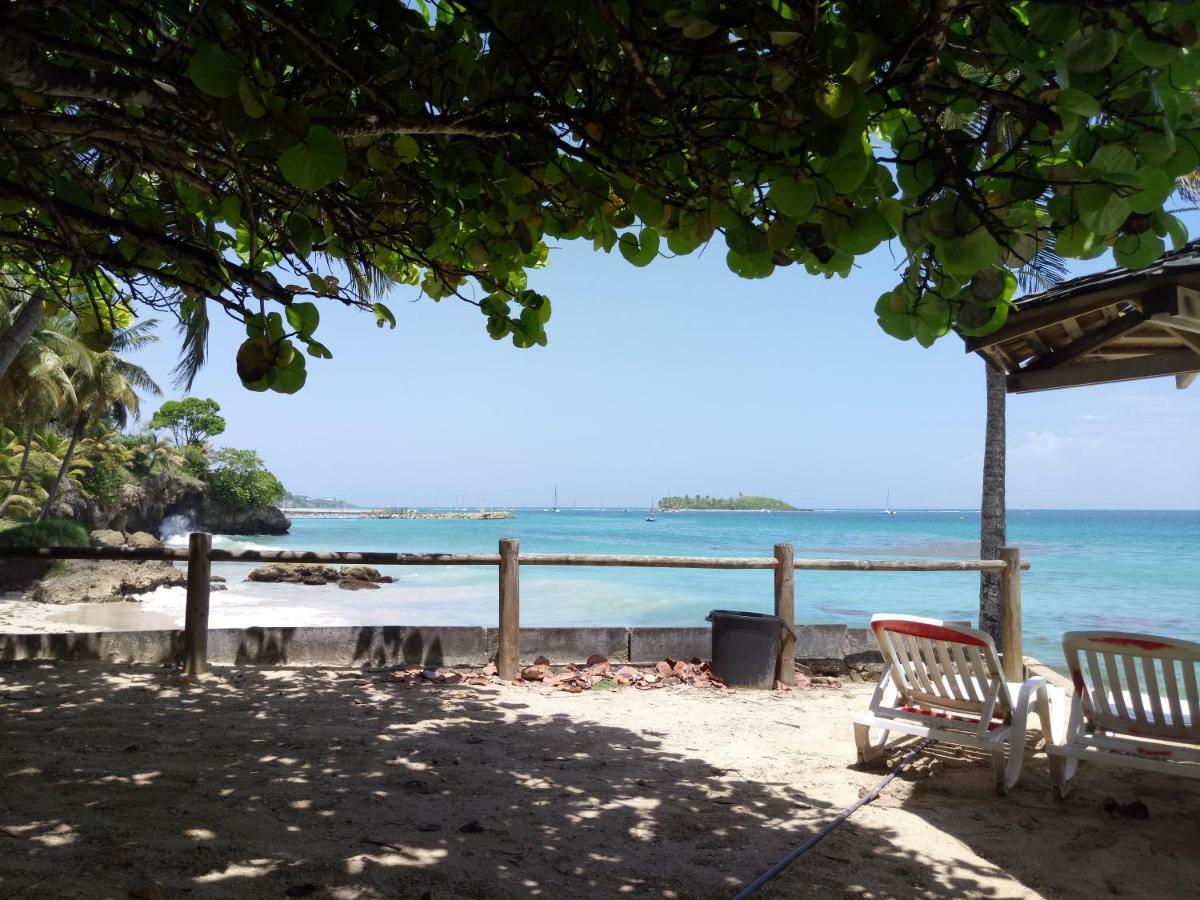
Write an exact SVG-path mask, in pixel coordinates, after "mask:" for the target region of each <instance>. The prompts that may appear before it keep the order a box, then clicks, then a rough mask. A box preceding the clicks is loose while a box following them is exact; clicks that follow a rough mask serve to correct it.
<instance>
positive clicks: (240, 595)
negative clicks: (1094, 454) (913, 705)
mask: <svg viewBox="0 0 1200 900" xmlns="http://www.w3.org/2000/svg"><path fill="white" fill-rule="evenodd" d="M645 515H646V514H645V511H643V510H630V511H628V512H626V511H623V510H609V511H604V512H601V511H582V510H580V511H576V510H564V511H562V512H560V513H551V512H543V511H541V510H536V511H533V510H530V511H525V510H518V511H517V512H516V516H515V518H513V519H508V520H499V521H471V520H404V519H388V520H371V519H357V520H354V519H301V520H297V521H296V522H294V523H293V526H292V532H291V534H289V535H286V536H284V537H277V538H271V537H256V538H249V539H241V538H224V537H218V538H216V539H215V543H216V546H221V547H229V548H231V549H233V548H253V547H258V548H287V549H294V550H383V551H416V552H420V551H451V552H495V551H496V546H497V541H498V540H499V539H500V538H502V537H516V538H519V539H520V541H521V550H522V551H523V552H546V553H553V552H564V553H565V552H574V553H623V554H661V555H689V556H769V555H771V552H772V546H773V545H774V544H775V543H791V544H793V545H794V546H795V550H796V555H797V556H810V557H845V558H868V557H873V558H916V557H937V558H968V557H974V556H977V555H978V546H979V545H978V540H979V538H978V535H979V514H978V513H977V512H968V511H957V510H944V511H942V510H939V511H922V512H909V511H900V513H899V514H898V515H896V516H885V515H883V514H881V513H878V512H874V511H865V512H864V511H830V512H803V513H769V514H764V513H671V514H664V513H660V514H658V516H657V521H655V522H646V521H645ZM1008 529H1009V543H1011V544H1015V545H1018V546H1020V548H1021V551H1022V553H1023V555H1024V556H1025V558H1027V559H1028V560H1029V561H1030V562H1031V563H1032V568H1031V570H1030V571H1028V572H1026V573H1025V574H1024V577H1023V583H1022V588H1023V605H1024V627H1025V651H1026V653H1028V654H1030V655H1033V656H1037V657H1039V658H1041V659H1044V660H1046V661H1048V662H1055V663H1057V662H1059V661H1060V658H1061V652H1060V650H1059V648H1058V641H1059V638H1060V636H1061V635H1062V633H1063V632H1064V631H1066V630H1069V629H1072V628H1090V627H1112V628H1120V629H1126V630H1140V631H1149V632H1162V633H1168V634H1174V635H1179V636H1184V637H1190V638H1193V639H1200V620H1198V618H1197V615H1196V614H1197V612H1198V611H1200V512H1149V511H1146V512H1141V511H1135V512H1129V511H1120V512H1109V511H1088V512H1078V511H1011V512H1010V513H1009V525H1008ZM172 540H173V541H174V542H176V543H185V542H186V539H185V538H183V537H181V536H180V537H176V538H173V539H172ZM251 568H252V567H251V566H248V565H231V564H218V565H216V566H214V571H215V572H216V573H218V574H221V575H224V576H225V577H226V578H227V579H228V583H229V590H227V591H223V592H220V593H214V594H213V599H212V602H213V607H212V624H213V626H214V627H230V626H249V625H266V626H270V625H301V624H306V625H316V624H328V625H338V624H345V625H350V624H357V625H384V624H413V625H418V624H425V625H428V624H444V625H449V624H472V625H489V624H494V623H495V622H496V570H495V568H494V567H491V566H486V567H435V568H430V567H391V568H386V569H385V570H384V571H385V572H386V573H387V574H389V575H392V576H393V577H395V579H396V582H395V583H394V584H391V585H385V586H384V587H382V588H381V589H380V590H376V591H359V592H349V591H343V590H340V589H338V588H337V587H336V586H323V587H309V586H298V585H275V584H257V583H251V582H246V581H245V580H244V579H245V575H246V573H247V572H248V571H249V570H250V569H251ZM978 583H979V577H978V575H977V574H974V573H959V572H945V573H941V572H932V573H907V572H888V573H867V572H811V571H808V572H806V571H801V572H797V573H796V607H797V618H798V620H799V621H801V622H805V623H820V622H840V623H845V624H847V625H856V626H862V625H865V624H866V622H867V620H868V619H869V617H870V616H871V614H872V613H874V612H879V611H890V612H903V613H915V614H919V615H929V616H936V617H939V618H947V619H971V620H973V619H974V618H975V617H976V615H977V608H978ZM771 606H772V573H771V572H770V571H769V570H762V571H717V570H689V569H664V570H655V569H619V568H598V569H588V568H538V567H527V568H523V569H522V571H521V621H522V624H525V625H530V626H538V625H543V626H545V625H703V624H704V617H705V615H706V614H707V613H708V611H709V610H711V609H714V608H740V609H748V610H758V611H769V610H770V609H771ZM182 607H183V598H182V591H181V590H179V589H173V590H169V591H160V592H158V594H156V595H154V596H153V597H151V598H149V599H148V600H147V601H146V603H145V608H146V609H147V611H155V612H160V613H166V614H169V615H172V616H174V617H176V619H177V620H179V617H180V616H181V615H182Z"/></svg>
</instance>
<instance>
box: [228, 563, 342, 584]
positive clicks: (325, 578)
mask: <svg viewBox="0 0 1200 900" xmlns="http://www.w3.org/2000/svg"><path fill="white" fill-rule="evenodd" d="M246 580H247V581H263V582H272V583H273V582H287V583H292V584H332V583H333V582H335V581H337V580H338V572H337V569H335V568H334V567H333V566H322V565H315V564H311V563H270V564H268V565H265V566H259V567H258V568H257V569H255V570H254V571H253V572H251V573H250V574H249V575H247V576H246Z"/></svg>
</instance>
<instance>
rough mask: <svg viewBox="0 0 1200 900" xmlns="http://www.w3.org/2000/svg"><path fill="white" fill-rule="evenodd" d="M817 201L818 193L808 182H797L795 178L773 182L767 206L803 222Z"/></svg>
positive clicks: (778, 179) (779, 179)
mask: <svg viewBox="0 0 1200 900" xmlns="http://www.w3.org/2000/svg"><path fill="white" fill-rule="evenodd" d="M816 200H817V192H816V191H815V190H813V186H812V185H811V184H810V183H809V182H807V181H797V180H796V179H795V178H777V179H775V180H774V181H773V182H771V190H770V191H769V192H768V193H767V204H768V205H769V206H771V207H773V208H774V209H775V211H776V212H780V213H783V214H784V215H785V216H791V217H792V218H793V219H799V220H803V219H805V218H806V217H807V216H808V214H809V213H810V212H812V208H813V204H814V203H815V202H816Z"/></svg>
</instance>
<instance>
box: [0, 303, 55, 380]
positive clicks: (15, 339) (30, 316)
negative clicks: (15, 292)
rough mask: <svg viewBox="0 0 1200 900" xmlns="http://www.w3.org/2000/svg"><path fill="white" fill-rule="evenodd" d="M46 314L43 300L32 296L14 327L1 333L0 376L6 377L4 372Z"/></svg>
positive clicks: (23, 307) (22, 309)
mask: <svg viewBox="0 0 1200 900" xmlns="http://www.w3.org/2000/svg"><path fill="white" fill-rule="evenodd" d="M45 315H46V313H45V310H44V309H43V308H42V302H41V301H40V300H36V299H34V298H32V297H31V298H30V299H28V300H26V301H25V305H24V306H22V307H21V311H20V312H19V313H17V318H16V321H14V322H13V324H12V328H10V329H8V331H6V332H4V334H0V378H3V377H4V373H5V372H7V371H8V367H9V366H11V365H12V361H13V360H14V359H16V358H17V353H19V352H20V350H21V348H22V347H24V346H25V345H26V344H27V343H29V339H30V338H31V337H33V333H34V332H35V331H37V330H38V326H39V325H41V324H42V318H43V317H44V316H45Z"/></svg>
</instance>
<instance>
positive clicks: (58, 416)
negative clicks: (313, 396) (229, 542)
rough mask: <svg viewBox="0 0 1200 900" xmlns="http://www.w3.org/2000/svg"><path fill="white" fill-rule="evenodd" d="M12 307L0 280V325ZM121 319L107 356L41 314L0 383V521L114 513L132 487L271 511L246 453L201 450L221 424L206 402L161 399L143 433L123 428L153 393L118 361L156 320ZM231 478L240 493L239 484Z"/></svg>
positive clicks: (70, 319) (68, 318)
mask: <svg viewBox="0 0 1200 900" xmlns="http://www.w3.org/2000/svg"><path fill="white" fill-rule="evenodd" d="M18 307H19V301H18V300H17V299H16V297H15V295H14V293H13V292H12V291H6V290H4V282H3V281H2V280H0V327H2V326H4V325H5V324H6V323H7V324H11V322H12V320H13V316H14V313H15V312H16V310H17V308H18ZM125 321H126V322H128V323H129V324H127V325H122V324H118V325H117V326H116V327H115V329H114V330H113V332H112V335H111V340H110V341H109V342H108V348H107V349H103V350H95V349H92V348H91V347H89V346H88V343H89V342H88V341H87V340H86V337H85V335H84V334H83V333H82V332H81V330H80V325H79V320H78V319H77V318H76V317H75V316H72V315H69V314H67V313H65V312H59V313H57V314H55V315H53V316H48V317H43V318H42V319H41V320H40V321H39V323H38V326H37V328H36V329H35V330H34V332H33V334H32V335H31V336H30V338H29V340H28V341H27V342H26V344H24V345H23V346H22V347H21V348H20V351H19V352H18V353H17V354H16V355H15V357H14V359H13V362H12V364H11V365H10V366H9V367H8V370H7V371H6V372H5V373H4V375H3V376H2V377H0V399H2V400H3V403H2V405H0V521H3V520H10V521H30V520H38V519H41V520H43V521H46V522H48V521H50V520H51V517H54V516H63V515H66V516H74V517H77V516H81V515H83V514H85V513H86V511H87V509H88V508H89V507H91V508H94V509H98V510H117V509H120V508H121V506H122V505H123V504H124V503H125V502H126V500H127V499H128V497H129V494H128V491H129V490H130V489H132V488H134V487H136V486H138V485H141V486H143V487H146V486H151V487H154V488H158V489H170V490H174V491H175V492H179V491H181V490H188V489H191V490H197V491H199V490H203V489H204V488H205V485H206V484H207V485H209V487H210V489H214V490H215V492H216V493H220V494H221V495H222V496H225V495H229V497H230V498H232V499H231V500H230V502H231V504H233V505H238V506H239V508H240V505H241V504H242V503H244V502H246V501H247V500H248V501H249V502H251V503H257V502H262V503H266V504H270V503H274V502H275V500H276V499H278V498H277V496H276V495H277V494H281V493H282V488H281V487H279V482H278V480H277V479H276V478H275V476H273V475H271V474H270V473H269V472H266V471H265V469H264V468H263V466H262V461H261V460H259V459H258V457H257V456H256V455H254V454H251V456H253V457H254V460H253V465H249V466H248V467H247V465H246V464H245V460H244V459H243V457H242V456H240V454H246V453H250V451H237V450H223V451H213V450H212V449H211V448H210V446H209V445H208V442H207V439H208V437H210V436H212V435H215V434H219V433H220V432H221V431H223V430H224V427H225V420H224V419H222V418H221V417H220V416H219V415H217V414H216V413H217V412H218V411H219V410H220V407H219V406H217V404H216V402H215V401H213V400H206V399H200V398H188V399H186V400H183V401H179V402H175V401H168V402H167V403H164V404H163V406H162V408H160V409H159V410H158V412H156V413H155V415H154V416H153V417H152V418H151V420H150V422H149V424H148V426H147V430H146V431H143V432H141V433H136V434H130V433H126V432H125V430H124V429H125V428H126V427H127V426H129V425H131V424H132V423H133V422H134V421H136V420H137V419H138V418H139V415H140V411H141V404H142V400H143V398H144V397H145V396H146V395H155V394H158V393H160V391H159V389H158V385H156V384H155V383H154V381H153V380H152V379H151V378H150V376H149V374H148V373H147V372H146V370H145V369H143V368H142V367H141V366H138V365H137V364H136V363H134V362H132V361H131V360H130V359H129V358H128V355H129V354H131V353H133V352H135V351H136V350H137V349H138V348H139V347H142V346H145V345H146V344H147V343H149V342H151V341H154V340H156V338H155V336H154V334H153V328H154V322H153V320H147V321H143V322H133V320H132V317H128V318H127V319H126V320H125ZM159 429H164V430H166V431H169V432H171V433H172V434H173V435H174V438H173V439H168V438H165V437H163V436H160V434H158V433H157V432H158V430H159ZM238 479H243V480H245V481H247V482H248V484H249V487H248V488H245V489H242V488H239V487H238V484H239V483H240V482H239V480H238ZM214 485H215V488H214ZM159 493H162V490H160V491H159ZM259 497H264V498H266V499H263V500H261V501H260V500H258V499H257V498H259Z"/></svg>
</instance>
